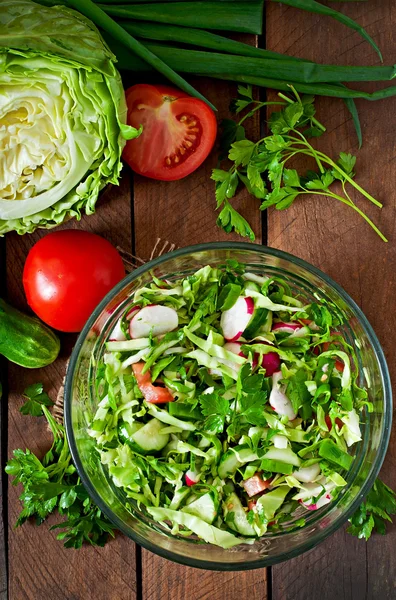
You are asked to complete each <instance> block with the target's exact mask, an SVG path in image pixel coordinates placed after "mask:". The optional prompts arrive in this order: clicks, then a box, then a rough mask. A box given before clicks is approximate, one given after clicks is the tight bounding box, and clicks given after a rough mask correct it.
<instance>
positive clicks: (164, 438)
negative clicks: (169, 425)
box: [119, 419, 169, 454]
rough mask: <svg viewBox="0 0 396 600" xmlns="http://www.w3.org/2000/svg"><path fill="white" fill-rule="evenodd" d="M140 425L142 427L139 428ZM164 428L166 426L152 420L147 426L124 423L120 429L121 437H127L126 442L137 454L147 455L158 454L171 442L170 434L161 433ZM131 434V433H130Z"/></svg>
mask: <svg viewBox="0 0 396 600" xmlns="http://www.w3.org/2000/svg"><path fill="white" fill-rule="evenodd" d="M138 425H140V427H137V426H138ZM163 428H164V424H163V423H161V421H158V419H151V420H150V421H149V422H148V423H146V424H145V425H143V426H142V425H141V423H136V424H134V425H132V426H131V425H128V424H127V423H123V424H122V426H121V428H120V429H119V435H120V438H121V439H122V436H125V442H126V443H127V444H128V445H129V446H131V448H132V449H133V450H136V452H141V453H142V454H147V453H148V452H158V451H159V450H162V448H164V447H165V446H166V444H167V443H168V442H169V434H167V433H165V434H164V433H161V430H162V429H163ZM129 432H131V433H129Z"/></svg>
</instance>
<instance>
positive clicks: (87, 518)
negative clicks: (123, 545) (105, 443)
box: [5, 383, 114, 548]
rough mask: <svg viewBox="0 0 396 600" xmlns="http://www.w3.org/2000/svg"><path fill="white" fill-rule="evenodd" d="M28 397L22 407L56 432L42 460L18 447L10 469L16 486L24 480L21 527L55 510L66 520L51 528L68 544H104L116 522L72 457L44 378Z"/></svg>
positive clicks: (6, 469)
mask: <svg viewBox="0 0 396 600" xmlns="http://www.w3.org/2000/svg"><path fill="white" fill-rule="evenodd" d="M25 396H26V397H27V398H28V400H27V401H26V402H25V404H24V405H23V406H22V407H21V412H22V413H23V414H25V415H27V414H31V415H34V416H40V415H44V416H45V418H46V420H47V423H48V425H49V427H50V429H51V432H52V435H53V443H52V446H51V448H50V449H49V450H48V452H47V453H46V454H45V456H44V458H43V459H42V460H39V459H38V458H37V456H35V455H34V454H33V453H32V452H30V450H26V451H24V450H14V452H13V455H14V456H13V458H12V459H11V460H9V461H8V463H7V466H6V468H5V471H6V473H7V474H8V475H10V476H11V477H14V480H13V482H12V483H13V485H18V484H22V486H23V492H22V494H21V496H20V500H21V502H22V505H23V510H22V511H21V513H20V515H19V517H18V520H17V522H16V526H17V527H18V526H20V525H22V524H23V523H25V521H27V520H28V519H30V518H34V519H35V521H36V524H37V525H41V524H42V523H43V522H44V521H45V519H46V518H47V517H48V516H49V515H50V514H51V513H53V512H55V511H57V512H58V513H59V515H61V516H62V517H65V520H63V521H61V522H60V523H58V524H56V525H53V526H52V527H51V529H62V532H61V533H59V534H58V535H57V539H58V540H63V541H64V545H65V546H66V548H81V546H82V545H83V544H90V545H92V546H104V544H105V543H106V542H107V540H108V538H109V536H113V537H114V532H113V530H114V527H113V525H112V524H111V523H110V522H109V521H108V520H107V518H106V517H105V516H104V515H103V514H102V513H101V511H100V510H99V508H98V507H97V506H95V504H94V503H93V502H92V501H91V499H90V497H89V495H88V493H87V491H86V490H85V488H84V486H83V485H82V484H81V482H80V478H79V477H78V475H77V472H76V469H75V467H74V465H73V464H72V462H71V454H70V451H69V447H68V444H67V438H66V434H65V430H64V427H63V426H62V425H59V424H58V423H57V422H56V421H55V419H54V418H53V416H52V415H51V413H50V412H49V410H48V408H47V407H48V406H49V404H50V402H48V396H47V394H45V392H43V386H42V384H41V383H37V384H34V385H32V386H30V387H29V388H28V389H26V390H25Z"/></svg>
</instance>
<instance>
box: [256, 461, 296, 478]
mask: <svg viewBox="0 0 396 600" xmlns="http://www.w3.org/2000/svg"><path fill="white" fill-rule="evenodd" d="M295 468H296V467H294V466H293V465H288V464H287V463H284V462H281V461H280V460H271V459H270V458H263V459H262V460H261V463H260V469H262V470H263V471H266V472H267V473H282V474H283V475H291V474H292V473H293V471H294V470H295Z"/></svg>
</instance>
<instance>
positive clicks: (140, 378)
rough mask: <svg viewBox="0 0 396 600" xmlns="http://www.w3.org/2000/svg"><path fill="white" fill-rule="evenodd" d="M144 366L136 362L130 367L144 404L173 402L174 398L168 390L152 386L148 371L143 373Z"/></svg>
mask: <svg viewBox="0 0 396 600" xmlns="http://www.w3.org/2000/svg"><path fill="white" fill-rule="evenodd" d="M144 366H145V365H144V363H143V362H138V363H136V364H134V365H133V366H132V370H133V373H134V375H135V377H136V382H137V384H138V387H139V390H140V391H141V393H142V394H143V397H144V399H145V400H146V402H150V403H153V404H164V403H165V402H173V400H174V398H173V396H172V394H171V393H170V391H169V390H168V389H166V388H165V387H160V386H159V385H153V383H152V381H151V375H150V372H149V371H146V373H143V370H144Z"/></svg>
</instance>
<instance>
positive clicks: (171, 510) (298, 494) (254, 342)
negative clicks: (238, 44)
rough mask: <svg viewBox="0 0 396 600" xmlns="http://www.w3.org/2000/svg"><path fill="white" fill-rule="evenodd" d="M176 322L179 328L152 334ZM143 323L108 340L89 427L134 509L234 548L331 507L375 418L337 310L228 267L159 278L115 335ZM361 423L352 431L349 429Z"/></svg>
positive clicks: (267, 277) (265, 277) (174, 529)
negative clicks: (366, 423)
mask: <svg viewBox="0 0 396 600" xmlns="http://www.w3.org/2000/svg"><path fill="white" fill-rule="evenodd" d="M260 310H265V311H266V313H265V314H264V316H263V315H261V316H260V319H256V321H255V322H256V325H255V327H254V328H251V326H250V325H251V321H252V319H255V317H256V315H257V313H258V311H260ZM168 313H169V315H172V319H173V320H172V327H169V326H167V327H165V329H162V328H161V327H160V328H159V329H156V328H157V327H158V324H160V325H161V326H162V324H164V323H168V322H169V321H168V317H167V314H168ZM173 313H175V314H176V316H177V318H176V317H175V316H174V314H173ZM128 315H133V316H132V321H129V320H128V318H127V317H128ZM139 315H141V316H142V315H143V316H144V327H142V328H141V329H140V331H139V336H142V337H138V338H136V337H132V339H125V340H124V341H119V342H116V341H114V342H107V344H106V348H105V352H104V355H103V357H102V358H101V359H99V362H98V363H97V364H96V373H97V377H96V381H95V386H96V389H97V390H98V393H99V398H100V403H99V406H98V408H97V412H96V413H95V414H93V415H87V418H88V419H90V424H89V430H88V432H89V435H90V436H91V437H92V438H93V439H94V440H95V443H96V449H95V450H96V451H97V452H99V455H100V459H101V462H102V464H103V468H104V469H105V470H106V471H107V472H108V475H109V477H110V478H112V479H113V482H114V484H115V485H116V486H118V487H119V488H121V489H122V490H123V491H124V492H125V505H126V506H127V507H128V506H129V504H130V503H132V504H133V505H135V504H136V506H137V508H138V509H140V510H142V511H147V513H148V514H149V515H150V516H151V517H152V518H153V519H154V520H156V521H158V522H160V523H161V524H162V525H163V526H164V527H165V528H166V529H168V530H169V531H170V532H171V533H173V534H174V535H178V534H180V535H183V536H188V535H189V534H191V533H193V534H195V535H196V536H198V537H199V538H201V539H202V540H204V541H206V542H208V543H215V544H218V545H220V546H222V547H230V546H231V545H236V544H237V543H238V541H239V542H240V543H243V542H250V541H251V540H253V539H255V538H257V537H260V536H262V535H264V533H265V532H266V531H269V532H271V531H279V530H281V529H282V523H283V522H284V521H287V520H288V518H289V517H290V513H295V512H297V513H298V511H299V513H298V514H302V515H303V514H304V511H307V510H309V511H311V510H319V509H320V508H321V507H324V506H325V505H327V504H329V503H330V502H332V501H334V500H336V498H337V496H338V494H339V493H340V491H341V490H342V488H343V487H344V486H345V485H346V479H347V476H348V471H349V469H350V468H351V465H352V464H353V461H354V456H353V453H351V454H350V453H349V446H348V443H349V442H351V437H350V436H351V432H353V433H354V436H355V437H354V441H353V443H352V444H351V448H352V450H354V449H355V446H356V444H357V443H359V440H360V437H361V436H360V425H359V421H361V420H362V415H363V414H364V412H365V411H370V410H372V405H371V404H370V402H369V401H368V400H367V392H366V390H364V389H362V388H359V387H358V384H357V374H358V373H357V362H356V361H357V358H356V356H355V352H354V350H353V348H351V347H350V346H349V345H348V343H347V342H346V340H345V339H344V337H343V322H342V317H341V315H340V312H339V310H338V309H337V308H336V307H334V306H333V305H332V304H329V303H328V302H326V301H325V300H324V299H321V298H319V297H318V298H317V300H316V301H315V302H314V303H312V302H311V301H310V302H309V303H308V304H306V303H305V298H304V295H303V294H302V293H301V294H300V293H299V292H298V291H297V290H295V289H291V288H290V287H289V285H288V283H287V282H286V281H283V280H281V279H279V278H274V277H272V276H271V272H268V273H260V274H258V273H256V272H255V273H250V272H245V269H244V267H243V266H242V265H240V264H238V263H236V262H235V261H232V260H229V261H227V263H226V264H225V265H223V266H222V267H221V268H212V267H210V266H209V265H208V266H205V267H203V268H202V269H200V270H199V271H197V272H196V273H192V274H190V275H187V276H184V277H182V278H177V277H175V278H173V279H172V281H168V280H160V279H157V278H155V279H154V281H153V282H152V283H151V284H149V285H146V286H145V287H142V288H141V289H138V290H137V291H136V292H135V294H134V295H133V297H132V298H131V303H130V306H128V307H127V308H126V309H125V312H124V316H122V317H121V320H120V323H119V329H121V330H122V329H123V328H124V325H123V323H124V321H126V323H128V324H132V323H133V320H134V319H138V318H139ZM150 315H151V316H152V320H150V319H151V317H150ZM269 315H270V316H269ZM252 329H254V334H251V337H250V336H247V334H246V332H247V331H252ZM126 333H127V334H128V329H127V330H126ZM129 333H130V332H129ZM143 336H145V337H143ZM235 338H238V342H236V341H233V342H230V341H227V342H226V339H227V340H229V339H235ZM141 352H144V355H143V356H142V355H141ZM270 355H271V356H274V355H276V356H277V358H278V363H277V369H276V371H273V370H271V369H272V368H273V366H274V363H273V362H271V363H266V361H265V360H264V358H265V357H266V356H270ZM337 360H338V361H341V362H342V364H343V370H342V371H339V370H338V369H337V368H336V366H335V363H336V361H337ZM267 364H269V365H270V367H271V369H270V372H269V373H268V372H267V371H266V365H267ZM324 378H325V379H326V380H325V381H324ZM323 386H326V389H324V388H323ZM156 403H162V407H161V408H159V407H158V406H156ZM354 414H356V415H357V426H356V423H355V422H354V421H353V420H352V421H353V426H352V425H351V424H350V426H349V427H347V426H346V423H345V422H346V421H348V418H349V422H350V423H352V421H351V415H354ZM326 416H329V418H330V422H331V423H332V427H331V429H330V428H329V427H328V426H327V424H326V419H325V418H326ZM337 419H338V421H337ZM353 419H354V417H353ZM339 422H341V423H342V425H341V427H340V426H339ZM355 426H356V427H357V429H356V430H355V429H354V428H355ZM121 457H122V460H121ZM121 465H122V466H121ZM229 530H232V531H233V534H232V537H229V536H230V535H231V534H230V533H229ZM224 535H225V537H224Z"/></svg>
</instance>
